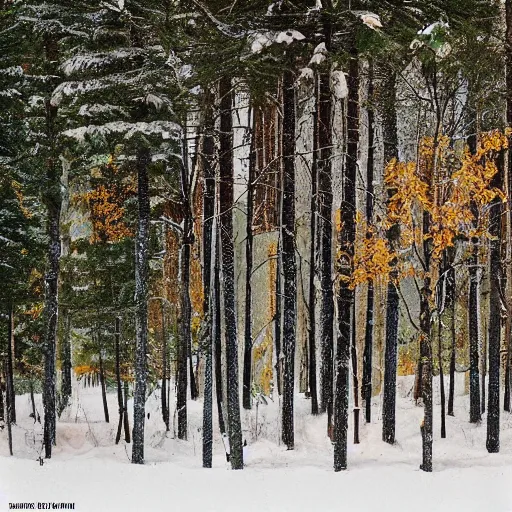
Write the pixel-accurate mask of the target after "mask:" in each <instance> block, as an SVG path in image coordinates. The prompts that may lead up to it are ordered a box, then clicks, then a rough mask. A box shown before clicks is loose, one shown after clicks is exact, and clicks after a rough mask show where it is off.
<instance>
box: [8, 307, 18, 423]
mask: <svg viewBox="0 0 512 512" xmlns="http://www.w3.org/2000/svg"><path fill="white" fill-rule="evenodd" d="M8 321H9V329H8V340H7V341H8V347H7V371H6V375H5V376H6V379H7V393H9V402H8V403H9V420H10V422H11V423H16V392H15V390H14V362H13V360H14V308H13V307H12V306H11V308H10V309H9V320H8Z"/></svg>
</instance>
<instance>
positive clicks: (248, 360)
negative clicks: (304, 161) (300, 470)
mask: <svg viewBox="0 0 512 512" xmlns="http://www.w3.org/2000/svg"><path fill="white" fill-rule="evenodd" d="M249 122H251V121H249ZM252 125H253V126H252V127H251V150H250V157H249V177H248V180H247V216H246V226H245V229H246V239H245V323H244V327H245V331H244V340H245V343H244V373H243V388H242V404H243V407H244V409H250V408H251V368H252V286H251V282H252V269H253V232H252V224H253V217H254V182H255V179H256V145H255V142H256V136H255V134H254V123H252Z"/></svg>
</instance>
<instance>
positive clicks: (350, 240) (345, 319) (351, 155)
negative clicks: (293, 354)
mask: <svg viewBox="0 0 512 512" xmlns="http://www.w3.org/2000/svg"><path fill="white" fill-rule="evenodd" d="M351 53H352V55H351V59H350V62H349V65H348V110H347V156H346V162H345V169H344V176H343V193H342V201H341V206H340V214H341V222H342V225H343V229H342V230H341V231H340V234H339V253H340V254H341V256H340V258H339V259H338V273H339V275H340V280H339V285H338V298H337V300H338V324H339V330H338V340H337V348H336V363H335V381H336V388H335V397H334V432H333V435H334V471H341V470H344V469H347V430H348V393H349V382H348V376H349V355H350V343H351V338H352V322H351V315H352V314H353V303H354V295H355V294H354V290H353V289H351V287H350V280H351V277H352V272H353V258H354V242H355V235H356V224H355V213H356V173H357V149H358V144H359V62H358V57H357V52H356V50H352V52H351Z"/></svg>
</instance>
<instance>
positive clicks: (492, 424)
mask: <svg viewBox="0 0 512 512" xmlns="http://www.w3.org/2000/svg"><path fill="white" fill-rule="evenodd" d="M509 9H512V8H511V7H509ZM511 30H512V28H511ZM497 167H498V173H497V175H496V176H495V177H494V178H493V186H494V187H496V188H499V189H501V188H502V187H503V161H501V162H499V163H498V166H497ZM501 213H502V202H501V199H500V198H496V199H495V200H494V201H493V202H492V203H491V213H490V218H489V222H490V228H489V231H490V233H491V235H492V236H493V237H494V238H493V239H491V240H490V242H489V245H490V285H491V294H490V299H489V349H488V350H489V379H488V394H487V395H488V396H487V400H488V401H487V442H486V447H487V451H488V452H489V453H498V452H499V450H500V345H501V298H500V287H501V274H502V269H501V239H500V237H501V217H502V215H501Z"/></svg>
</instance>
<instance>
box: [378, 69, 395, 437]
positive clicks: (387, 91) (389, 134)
mask: <svg viewBox="0 0 512 512" xmlns="http://www.w3.org/2000/svg"><path fill="white" fill-rule="evenodd" d="M380 73H381V74H382V75H384V77H385V78H383V79H382V81H381V83H380V85H379V98H378V100H379V101H378V107H379V110H380V115H381V117H382V130H383V139H384V163H385V165H387V164H388V163H389V162H390V161H391V160H393V159H394V158H397V157H398V133H397V120H396V98H395V94H396V75H395V73H394V72H393V71H392V70H391V69H389V68H388V66H386V65H382V67H381V69H380ZM392 194H393V191H392V190H389V191H388V195H389V196H391V195H392ZM399 230H400V227H399V226H393V227H392V228H391V229H389V231H388V235H387V238H388V241H389V244H390V246H391V248H394V246H395V244H396V241H397V240H398V237H399ZM396 264H397V262H396V261H392V262H391V267H392V270H391V272H390V275H389V280H388V286H387V302H386V346H385V354H384V383H383V388H384V393H383V395H384V396H383V400H382V440H383V441H385V442H386V443H389V444H393V443H394V442H395V424H396V420H395V416H396V372H397V350H398V316H399V296H398V290H397V289H396V286H397V285H396V284H395V283H396V280H397V277H398V272H397V270H396Z"/></svg>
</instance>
